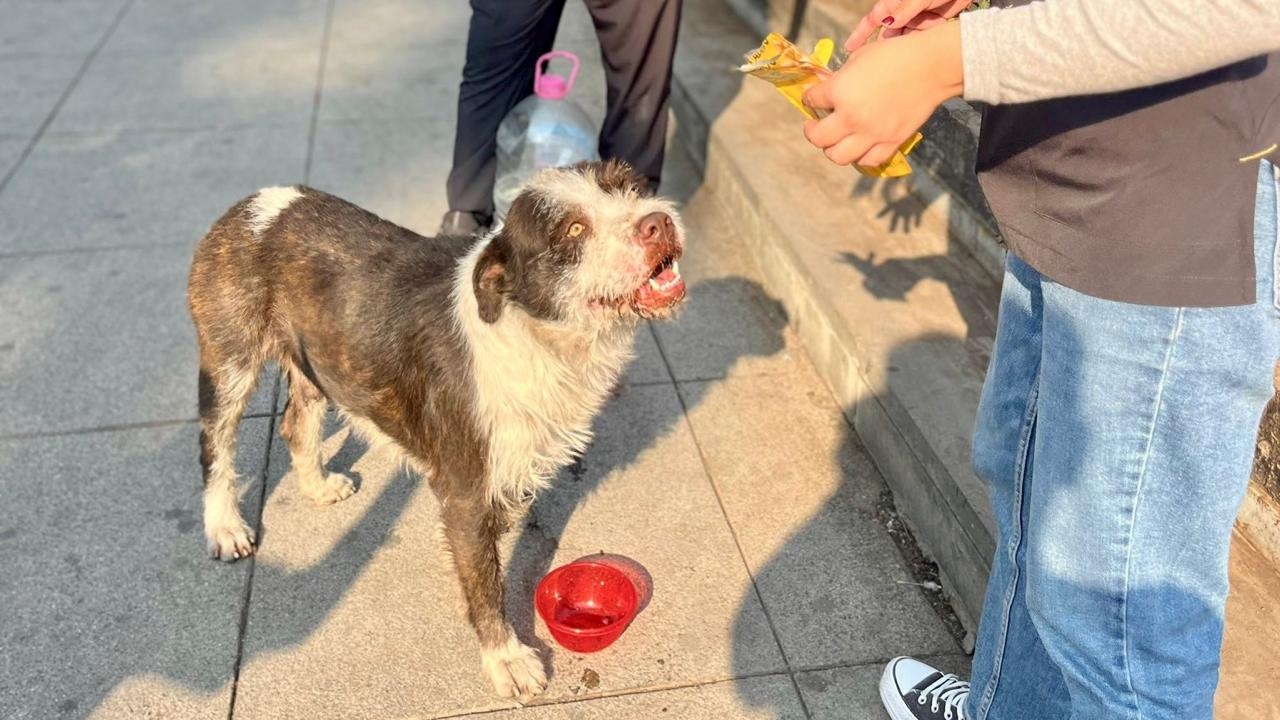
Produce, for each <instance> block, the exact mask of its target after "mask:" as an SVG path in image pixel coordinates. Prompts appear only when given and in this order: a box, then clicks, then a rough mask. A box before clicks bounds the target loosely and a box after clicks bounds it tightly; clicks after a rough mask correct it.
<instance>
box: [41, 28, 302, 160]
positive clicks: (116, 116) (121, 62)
mask: <svg viewBox="0 0 1280 720" xmlns="http://www.w3.org/2000/svg"><path fill="white" fill-rule="evenodd" d="M319 63H320V42H319V39H318V38H317V40H316V42H315V43H313V45H312V46H311V47H308V48H305V49H296V50H294V49H290V50H287V51H282V50H279V49H268V50H262V49H258V48H253V47H237V46H235V45H234V44H228V45H226V46H215V47H210V48H204V49H193V50H192V51H191V52H189V53H186V54H182V55H175V56H172V57H169V56H160V57H157V56H156V55H154V54H108V53H105V52H104V53H103V54H102V55H100V56H99V57H98V58H97V59H96V60H95V61H94V63H93V65H91V66H90V67H89V69H88V71H87V72H86V73H85V75H84V77H83V78H81V80H80V82H79V84H77V86H76V89H75V91H74V92H72V93H71V96H70V97H69V98H67V102H66V104H65V105H64V106H63V108H62V110H61V112H59V113H58V117H57V118H56V119H55V120H54V122H53V124H52V125H51V126H50V129H51V131H53V132H68V131H72V132H96V131H102V130H127V129H192V128H209V127H227V126H242V125H266V124H276V125H286V126H288V127H290V128H291V130H292V132H293V133H294V134H296V135H299V136H300V137H302V138H305V136H306V129H307V124H308V123H309V122H310V120H311V112H312V108H313V106H314V104H315V89H316V77H317V72H318V68H319Z"/></svg>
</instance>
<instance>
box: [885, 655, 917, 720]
mask: <svg viewBox="0 0 1280 720" xmlns="http://www.w3.org/2000/svg"><path fill="white" fill-rule="evenodd" d="M897 664H898V661H897V660H893V661H891V662H890V663H889V664H888V665H885V666H884V672H883V673H881V674H880V704H881V705H883V706H884V711H885V712H887V713H889V717H890V718H892V719H893V720H916V716H915V715H913V714H912V713H911V710H910V709H909V708H907V706H906V703H904V702H903V701H902V695H901V694H900V693H899V692H898V683H897V682H895V681H894V679H893V666H894V665H897Z"/></svg>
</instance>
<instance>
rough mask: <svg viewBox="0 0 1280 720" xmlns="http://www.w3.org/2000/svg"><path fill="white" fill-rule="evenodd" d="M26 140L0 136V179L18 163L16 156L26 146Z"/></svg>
mask: <svg viewBox="0 0 1280 720" xmlns="http://www.w3.org/2000/svg"><path fill="white" fill-rule="evenodd" d="M27 142H28V140H27V139H26V138H23V137H18V136H0V178H3V177H4V176H5V174H7V173H8V172H9V170H10V169H11V168H12V167H13V165H14V163H16V162H18V156H19V155H21V154H22V149H23V148H25V147H26V146H27Z"/></svg>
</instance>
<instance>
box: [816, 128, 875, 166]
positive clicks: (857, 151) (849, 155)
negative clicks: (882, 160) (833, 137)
mask: <svg viewBox="0 0 1280 720" xmlns="http://www.w3.org/2000/svg"><path fill="white" fill-rule="evenodd" d="M874 144H875V143H873V142H872V141H871V140H870V139H869V138H867V137H865V136H862V135H849V136H848V137H846V138H844V139H843V140H841V141H840V142H837V143H836V144H834V145H832V146H830V147H828V148H827V149H826V150H823V151H822V152H823V153H824V154H825V155H826V156H827V159H828V160H830V161H831V162H833V163H835V164H837V165H852V164H853V163H855V162H857V161H858V159H859V158H861V157H862V156H863V155H866V154H867V150H868V149H869V148H871V146H872V145H874Z"/></svg>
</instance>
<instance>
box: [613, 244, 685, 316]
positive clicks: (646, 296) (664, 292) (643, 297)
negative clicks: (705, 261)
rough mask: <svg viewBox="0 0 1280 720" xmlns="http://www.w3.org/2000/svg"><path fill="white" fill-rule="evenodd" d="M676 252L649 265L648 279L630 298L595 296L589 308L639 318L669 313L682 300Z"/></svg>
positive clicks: (682, 286)
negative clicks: (607, 310) (632, 315)
mask: <svg viewBox="0 0 1280 720" xmlns="http://www.w3.org/2000/svg"><path fill="white" fill-rule="evenodd" d="M679 260H680V251H679V250H678V249H677V250H676V251H675V253H674V254H669V255H664V256H662V258H661V259H660V260H658V262H657V264H655V265H654V266H653V270H652V271H650V273H649V277H648V278H646V279H645V281H644V282H643V283H641V285H640V287H637V288H636V289H635V290H633V291H632V292H631V294H630V295H622V296H615V297H611V298H606V297H598V298H595V299H593V300H592V301H591V303H590V305H591V307H595V308H609V309H611V310H616V311H622V310H631V311H632V312H634V313H635V314H637V315H640V316H641V317H656V316H659V315H663V314H665V312H666V311H668V310H671V309H672V308H674V307H675V306H676V305H677V304H679V303H680V301H681V300H683V299H684V294H685V285H684V278H683V277H681V275H680V262H679Z"/></svg>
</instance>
